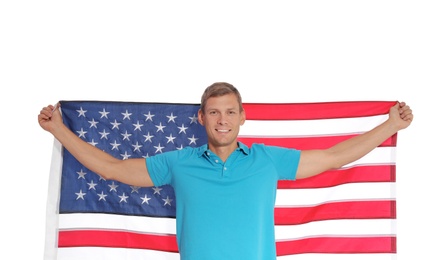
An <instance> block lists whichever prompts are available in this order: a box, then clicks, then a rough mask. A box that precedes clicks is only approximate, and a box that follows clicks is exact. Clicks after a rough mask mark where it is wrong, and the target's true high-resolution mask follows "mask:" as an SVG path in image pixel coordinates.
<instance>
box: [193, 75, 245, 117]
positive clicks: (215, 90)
mask: <svg viewBox="0 0 445 260" xmlns="http://www.w3.org/2000/svg"><path fill="white" fill-rule="evenodd" d="M232 93H233V94H235V96H236V98H237V99H238V104H239V108H240V111H243V102H242V99H241V94H240V93H239V91H238V89H236V88H235V87H234V86H233V85H232V84H229V83H227V82H215V83H213V84H212V85H210V86H208V87H207V88H206V89H205V90H204V93H203V94H202V97H201V110H202V111H203V112H204V109H205V106H206V103H207V100H208V99H209V98H211V97H220V96H224V95H228V94H232Z"/></svg>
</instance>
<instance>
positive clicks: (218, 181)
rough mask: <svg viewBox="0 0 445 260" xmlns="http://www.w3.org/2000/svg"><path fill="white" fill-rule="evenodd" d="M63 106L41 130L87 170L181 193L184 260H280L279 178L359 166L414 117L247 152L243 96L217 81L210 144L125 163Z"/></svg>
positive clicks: (401, 114)
mask: <svg viewBox="0 0 445 260" xmlns="http://www.w3.org/2000/svg"><path fill="white" fill-rule="evenodd" d="M55 108H57V106H56V107H54V106H52V105H49V106H46V107H44V108H43V109H42V110H41V111H40V114H39V115H38V122H39V124H40V126H41V127H42V128H43V129H44V130H46V131H48V132H50V133H51V134H52V135H54V137H55V138H56V139H58V140H59V141H60V143H61V144H62V145H63V146H64V147H65V148H66V149H67V150H68V151H69V152H70V153H71V154H72V155H73V156H74V157H75V158H76V159H77V160H78V161H79V162H80V163H82V164H83V165H84V166H85V167H87V168H89V169H90V170H91V171H94V172H96V173H97V174H99V175H101V176H102V177H103V178H105V179H108V180H117V181H120V182H123V183H126V184H129V185H135V186H141V187H147V186H161V185H165V184H169V185H171V186H172V187H173V188H174V190H175V194H176V200H177V201H176V203H177V204H176V225H177V227H176V230H177V242H178V248H179V253H180V257H181V259H182V260H196V259H198V260H201V259H212V260H218V259H224V260H226V259H231V260H232V259H233V260H236V259H243V260H250V259H255V260H257V259H258V260H260V259H266V260H269V259H276V249H275V237H274V204H275V197H276V189H277V182H278V180H294V179H296V178H307V177H310V176H314V175H316V174H319V173H321V172H324V171H326V170H329V169H333V168H340V167H342V166H343V165H346V164H348V163H350V162H353V161H355V160H357V159H359V158H361V157H363V156H364V155H366V154H367V153H369V152H370V151H371V150H373V149H374V148H375V147H377V146H378V145H379V144H381V143H382V142H383V141H385V140H386V139H388V138H389V137H391V136H392V135H394V134H395V133H396V132H397V131H399V130H401V129H405V128H406V127H408V126H409V125H410V124H411V122H412V120H413V117H414V116H413V114H412V111H411V109H410V107H409V106H408V105H406V104H405V103H404V102H401V103H397V104H396V105H394V106H393V107H391V109H390V111H389V117H388V119H387V120H386V121H385V122H383V123H382V124H380V125H378V126H377V127H375V128H374V129H372V130H370V131H369V132H366V133H363V134H361V135H358V136H355V137H353V138H350V139H348V140H346V141H343V142H341V143H338V144H336V145H334V146H332V147H330V148H328V149H324V150H304V151H303V150H297V149H289V148H283V147H277V146H267V145H264V144H253V145H251V147H247V146H246V145H244V144H243V143H241V142H238V141H237V137H238V133H239V130H240V127H242V125H243V124H244V122H245V120H246V114H245V111H244V109H243V106H242V99H241V95H240V93H239V92H238V90H237V89H236V88H235V87H234V86H233V85H231V84H229V83H225V82H217V83H214V84H212V85H211V86H209V87H208V88H206V90H205V91H204V93H203V95H202V99H201V107H200V110H199V113H198V119H199V122H200V124H202V125H203V126H204V127H205V129H206V133H207V136H208V143H207V144H206V145H203V146H201V147H197V148H191V147H186V148H184V149H182V150H177V151H171V152H166V153H162V154H158V155H155V156H152V157H148V158H137V159H127V160H119V159H116V158H114V157H112V156H111V155H109V154H107V153H105V152H103V151H102V150H100V149H98V148H96V147H94V146H92V145H90V144H88V143H86V142H85V141H83V140H82V139H80V138H79V137H77V136H76V135H75V134H74V133H73V132H71V131H70V130H69V129H68V128H67V127H66V126H65V125H64V124H63V121H62V117H61V114H60V112H59V110H58V109H55Z"/></svg>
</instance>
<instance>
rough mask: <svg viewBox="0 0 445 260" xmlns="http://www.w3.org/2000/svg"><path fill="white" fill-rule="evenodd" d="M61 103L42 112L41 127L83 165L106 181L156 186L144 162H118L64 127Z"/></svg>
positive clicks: (43, 109)
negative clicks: (60, 109) (60, 108)
mask: <svg viewBox="0 0 445 260" xmlns="http://www.w3.org/2000/svg"><path fill="white" fill-rule="evenodd" d="M58 108H59V104H57V105H56V106H53V105H49V106H46V107H44V108H42V110H41V111H40V114H39V115H38V121H39V124H40V126H41V127H42V128H43V129H44V130H46V131H48V132H50V133H51V134H52V135H53V136H54V137H55V138H56V139H57V140H58V141H59V142H60V143H61V144H62V145H63V146H64V147H65V148H66V149H67V150H68V151H69V152H70V153H71V154H72V155H73V156H74V157H75V158H76V159H77V160H78V161H79V162H80V163H82V164H83V165H84V166H85V167H87V168H88V169H90V170H91V171H93V172H95V173H97V174H99V175H100V176H102V177H103V178H104V179H108V180H117V181H120V182H122V183H126V184H129V185H134V186H140V187H147V186H153V182H152V180H151V178H150V176H149V173H148V170H147V167H146V166H145V159H143V158H138V159H127V160H119V159H117V158H114V157H113V156H111V155H109V154H107V153H106V152H104V151H102V150H100V149H98V148H96V147H95V146H93V145H90V144H88V143H87V142H85V141H83V140H82V139H80V138H79V137H78V136H76V135H75V134H74V133H73V132H72V131H71V130H69V129H68V128H67V127H66V126H65V124H63V121H62V116H61V113H60V111H59V109H58Z"/></svg>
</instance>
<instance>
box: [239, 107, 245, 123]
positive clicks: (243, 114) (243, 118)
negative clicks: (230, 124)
mask: <svg viewBox="0 0 445 260" xmlns="http://www.w3.org/2000/svg"><path fill="white" fill-rule="evenodd" d="M245 122H246V110H243V111H241V122H240V125H244V123H245Z"/></svg>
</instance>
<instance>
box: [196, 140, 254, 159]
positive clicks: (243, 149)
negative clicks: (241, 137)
mask: <svg viewBox="0 0 445 260" xmlns="http://www.w3.org/2000/svg"><path fill="white" fill-rule="evenodd" d="M197 149H198V155H199V156H203V155H205V154H206V152H207V151H209V145H208V144H204V145H201V146H200V147H198V148H197ZM236 150H238V151H241V152H243V153H244V154H245V155H249V153H250V149H249V147H247V145H245V144H243V143H241V142H238V148H236Z"/></svg>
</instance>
